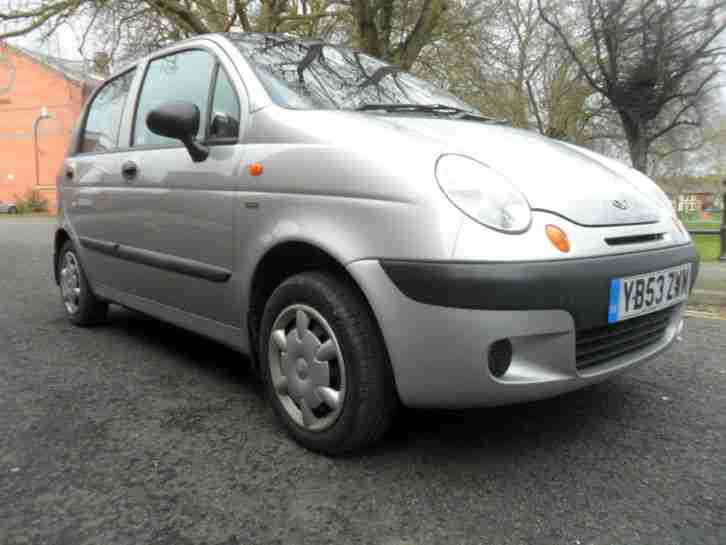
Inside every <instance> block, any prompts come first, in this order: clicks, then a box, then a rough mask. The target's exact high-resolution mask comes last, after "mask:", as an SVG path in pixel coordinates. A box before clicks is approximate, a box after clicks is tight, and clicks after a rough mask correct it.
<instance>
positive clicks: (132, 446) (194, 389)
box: [0, 219, 726, 545]
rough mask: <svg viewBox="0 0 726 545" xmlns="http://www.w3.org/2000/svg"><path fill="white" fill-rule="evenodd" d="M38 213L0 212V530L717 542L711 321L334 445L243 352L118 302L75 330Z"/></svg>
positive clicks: (722, 393)
mask: <svg viewBox="0 0 726 545" xmlns="http://www.w3.org/2000/svg"><path fill="white" fill-rule="evenodd" d="M52 228H53V223H52V222H51V221H49V220H35V219H17V220H15V219H13V220H10V219H0V544H2V545H6V544H13V545H15V544H25V543H32V544H46V543H47V544H69V545H83V544H88V545H117V544H118V545H120V544H129V545H131V544H133V545H140V544H159V545H192V544H193V545H202V544H206V545H235V544H248V543H250V544H252V543H255V544H257V543H265V544H267V543H269V544H273V543H276V544H285V545H287V544H302V543H308V544H310V543H314V544H324V543H335V544H358V543H381V544H387V545H394V544H396V545H414V544H415V545H418V544H429V543H430V544H434V543H435V544H439V543H441V544H443V543H446V544H496V545H503V544H524V543H526V544H560V543H563V544H580V545H584V544H592V545H595V544H597V545H605V544H608V545H610V544H612V545H615V544H618V545H626V544H627V545H638V544H653V545H668V544H688V545H693V544H699V543H709V544H724V543H726V495H725V491H726V361H725V360H726V321H723V320H715V319H700V318H691V319H689V320H688V324H687V327H688V334H687V339H686V341H685V343H683V344H681V345H679V346H678V347H677V348H676V349H675V350H674V351H672V352H671V353H670V354H668V355H667V356H664V357H661V358H660V359H658V360H655V361H653V362H651V363H649V364H647V365H646V366H644V367H641V368H639V369H638V370H636V371H634V372H632V373H631V374H628V375H625V376H623V377H620V378H617V379H614V380H611V381H609V382H607V383H604V384H602V385H599V386H596V387H593V388H590V389H587V390H584V391H580V392H576V393H574V394H569V395H566V396H562V397H560V398H557V399H553V400H549V401H544V402H538V403H532V404H526V405H520V406H516V407H506V408H498V409H488V410H476V411H460V412H440V411H431V412H424V411H405V412H404V413H403V414H402V415H401V417H400V419H399V420H398V423H397V425H396V426H395V428H394V429H393V430H392V432H391V433H390V434H389V435H388V436H387V438H386V439H385V441H384V442H383V444H382V445H380V446H379V447H377V448H375V449H373V450H369V451H366V452H364V453H362V454H359V455H357V456H352V457H347V458H342V459H328V458H324V457H320V456H317V455H314V454H311V453H309V452H307V451H305V450H303V449H302V448H299V447H298V446H296V445H295V444H294V443H292V442H291V441H290V440H288V439H287V437H286V436H285V435H284V434H283V433H282V431H281V429H280V428H279V426H278V425H277V423H276V422H275V420H274V419H273V415H272V412H271V410H270V409H269V408H268V406H267V403H266V402H265V400H264V398H263V395H262V389H261V387H260V385H259V384H258V382H257V381H256V380H255V379H254V378H253V377H252V376H251V375H250V373H249V371H248V366H247V364H246V362H245V360H244V358H242V357H241V356H239V355H238V354H236V353H235V352H232V351H230V350H228V349H226V348H223V347H221V346H219V345H216V344H214V343H212V342H209V341H206V340H204V339H202V338H200V337H197V336H195V335H192V334H189V333H186V332H184V331H182V330H180V329H177V328H174V327H171V326H167V325H164V324H162V323H160V322H157V321H155V320H153V319H150V318H146V317H144V316H141V315H139V314H135V313H132V312H129V311H126V310H122V309H118V308H116V309H114V310H113V311H112V313H111V318H110V322H109V323H108V324H107V325H104V326H101V327H95V328H92V329H78V328H75V327H72V326H71V325H69V324H68V323H67V322H66V320H65V319H64V316H63V312H62V309H61V305H60V303H59V297H58V295H57V293H56V289H55V286H54V285H53V284H52V282H51V272H50V254H51V252H50V240H51V232H52Z"/></svg>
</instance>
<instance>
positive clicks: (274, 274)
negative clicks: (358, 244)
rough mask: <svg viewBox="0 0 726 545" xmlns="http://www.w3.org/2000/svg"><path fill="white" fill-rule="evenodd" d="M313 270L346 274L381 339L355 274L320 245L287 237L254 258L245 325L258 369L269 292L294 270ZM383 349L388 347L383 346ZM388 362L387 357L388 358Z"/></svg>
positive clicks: (294, 271) (382, 338)
mask: <svg viewBox="0 0 726 545" xmlns="http://www.w3.org/2000/svg"><path fill="white" fill-rule="evenodd" d="M313 270H327V271H330V272H333V273H334V274H336V275H338V276H340V277H341V278H345V279H346V281H348V282H349V283H350V285H351V286H354V288H355V289H356V290H357V291H358V292H359V293H360V295H361V297H362V299H363V301H365V303H366V305H367V306H368V309H369V310H370V312H371V315H372V316H373V319H374V320H375V324H376V327H377V328H378V332H379V334H380V335H381V340H382V341H383V345H384V346H385V339H384V337H383V334H382V332H381V328H380V324H379V323H378V318H377V317H376V314H375V312H374V311H373V308H372V307H371V304H370V301H368V298H367V297H366V295H365V292H364V291H363V289H361V286H360V285H359V284H358V282H357V281H356V279H355V278H353V276H352V275H351V274H350V273H349V272H348V270H347V269H346V268H345V266H344V265H343V264H342V263H341V261H340V260H339V259H338V258H336V257H334V256H333V255H331V253H330V252H328V251H326V250H324V249H322V248H321V247H320V246H318V245H316V244H313V243H311V242H307V241H301V240H286V241H282V242H279V243H277V244H276V245H274V246H272V247H270V248H269V249H268V250H267V251H266V252H265V253H264V254H263V256H262V257H261V259H260V260H259V261H258V262H257V265H256V266H255V268H254V272H253V274H252V280H251V282H250V290H249V297H248V305H247V328H248V335H249V342H250V353H251V355H252V358H253V361H254V365H255V368H256V369H257V370H259V357H258V353H257V348H258V344H259V333H260V325H261V323H262V315H263V313H264V309H265V304H266V303H267V300H268V299H269V297H270V295H272V292H273V291H274V290H275V288H277V286H279V285H280V284H281V283H282V282H284V281H285V280H286V279H287V278H290V277H291V276H293V275H295V274H299V273H302V272H306V271H313ZM386 351H388V348H387V347H386ZM389 362H390V358H389Z"/></svg>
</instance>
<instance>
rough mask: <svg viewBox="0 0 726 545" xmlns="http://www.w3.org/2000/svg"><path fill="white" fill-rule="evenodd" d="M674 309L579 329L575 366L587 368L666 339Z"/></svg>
mask: <svg viewBox="0 0 726 545" xmlns="http://www.w3.org/2000/svg"><path fill="white" fill-rule="evenodd" d="M672 315H673V308H666V309H663V310H659V311H657V312H653V313H652V314H646V315H645V316H638V317H636V318H631V319H630V320H626V321H624V322H619V323H617V324H611V325H607V326H603V327H596V328H594V329H586V330H578V331H577V332H576V336H577V347H576V355H577V359H576V365H577V368H578V369H585V368H586V367H592V366H593V365H598V364H600V363H606V362H608V361H610V360H612V359H614V358H617V357H618V356H623V355H625V354H629V353H630V352H634V351H636V350H640V349H641V348H646V347H648V346H650V345H652V344H655V343H657V342H658V341H660V340H661V339H662V338H663V335H664V334H665V331H666V329H667V328H668V323H669V322H670V319H671V316H672Z"/></svg>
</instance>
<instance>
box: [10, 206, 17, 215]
mask: <svg viewBox="0 0 726 545" xmlns="http://www.w3.org/2000/svg"><path fill="white" fill-rule="evenodd" d="M17 213H18V209H17V208H15V207H14V206H11V207H10V208H8V214H17Z"/></svg>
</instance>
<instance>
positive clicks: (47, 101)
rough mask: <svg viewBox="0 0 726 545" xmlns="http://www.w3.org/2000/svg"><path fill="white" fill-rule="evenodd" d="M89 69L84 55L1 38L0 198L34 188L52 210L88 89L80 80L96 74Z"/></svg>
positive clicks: (22, 195)
mask: <svg viewBox="0 0 726 545" xmlns="http://www.w3.org/2000/svg"><path fill="white" fill-rule="evenodd" d="M90 73H91V71H90V69H89V65H88V64H87V63H84V62H83V61H67V60H64V59H59V58H56V57H51V56H47V55H41V54H38V53H34V52H31V51H28V50H25V49H22V48H19V47H14V46H10V45H9V44H6V43H0V201H4V202H8V201H17V200H18V199H24V198H25V197H26V196H27V195H28V193H29V192H30V191H33V190H38V191H39V192H40V194H41V196H42V197H43V198H44V199H46V200H47V201H48V206H49V209H50V210H51V211H52V212H54V211H55V210H56V208H57V192H56V185H55V184H56V182H55V177H56V174H57V172H58V169H59V167H60V164H61V161H62V159H63V156H64V154H65V152H66V148H67V146H68V141H69V137H70V134H71V131H72V130H73V127H74V125H75V123H76V120H77V119H78V116H79V115H80V112H81V107H82V105H83V100H84V98H85V96H86V94H87V92H88V90H89V89H90V85H89V84H88V83H84V82H87V81H93V80H94V79H97V78H95V77H93V76H89V74H90ZM36 159H37V162H36ZM36 165H37V166H36Z"/></svg>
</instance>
